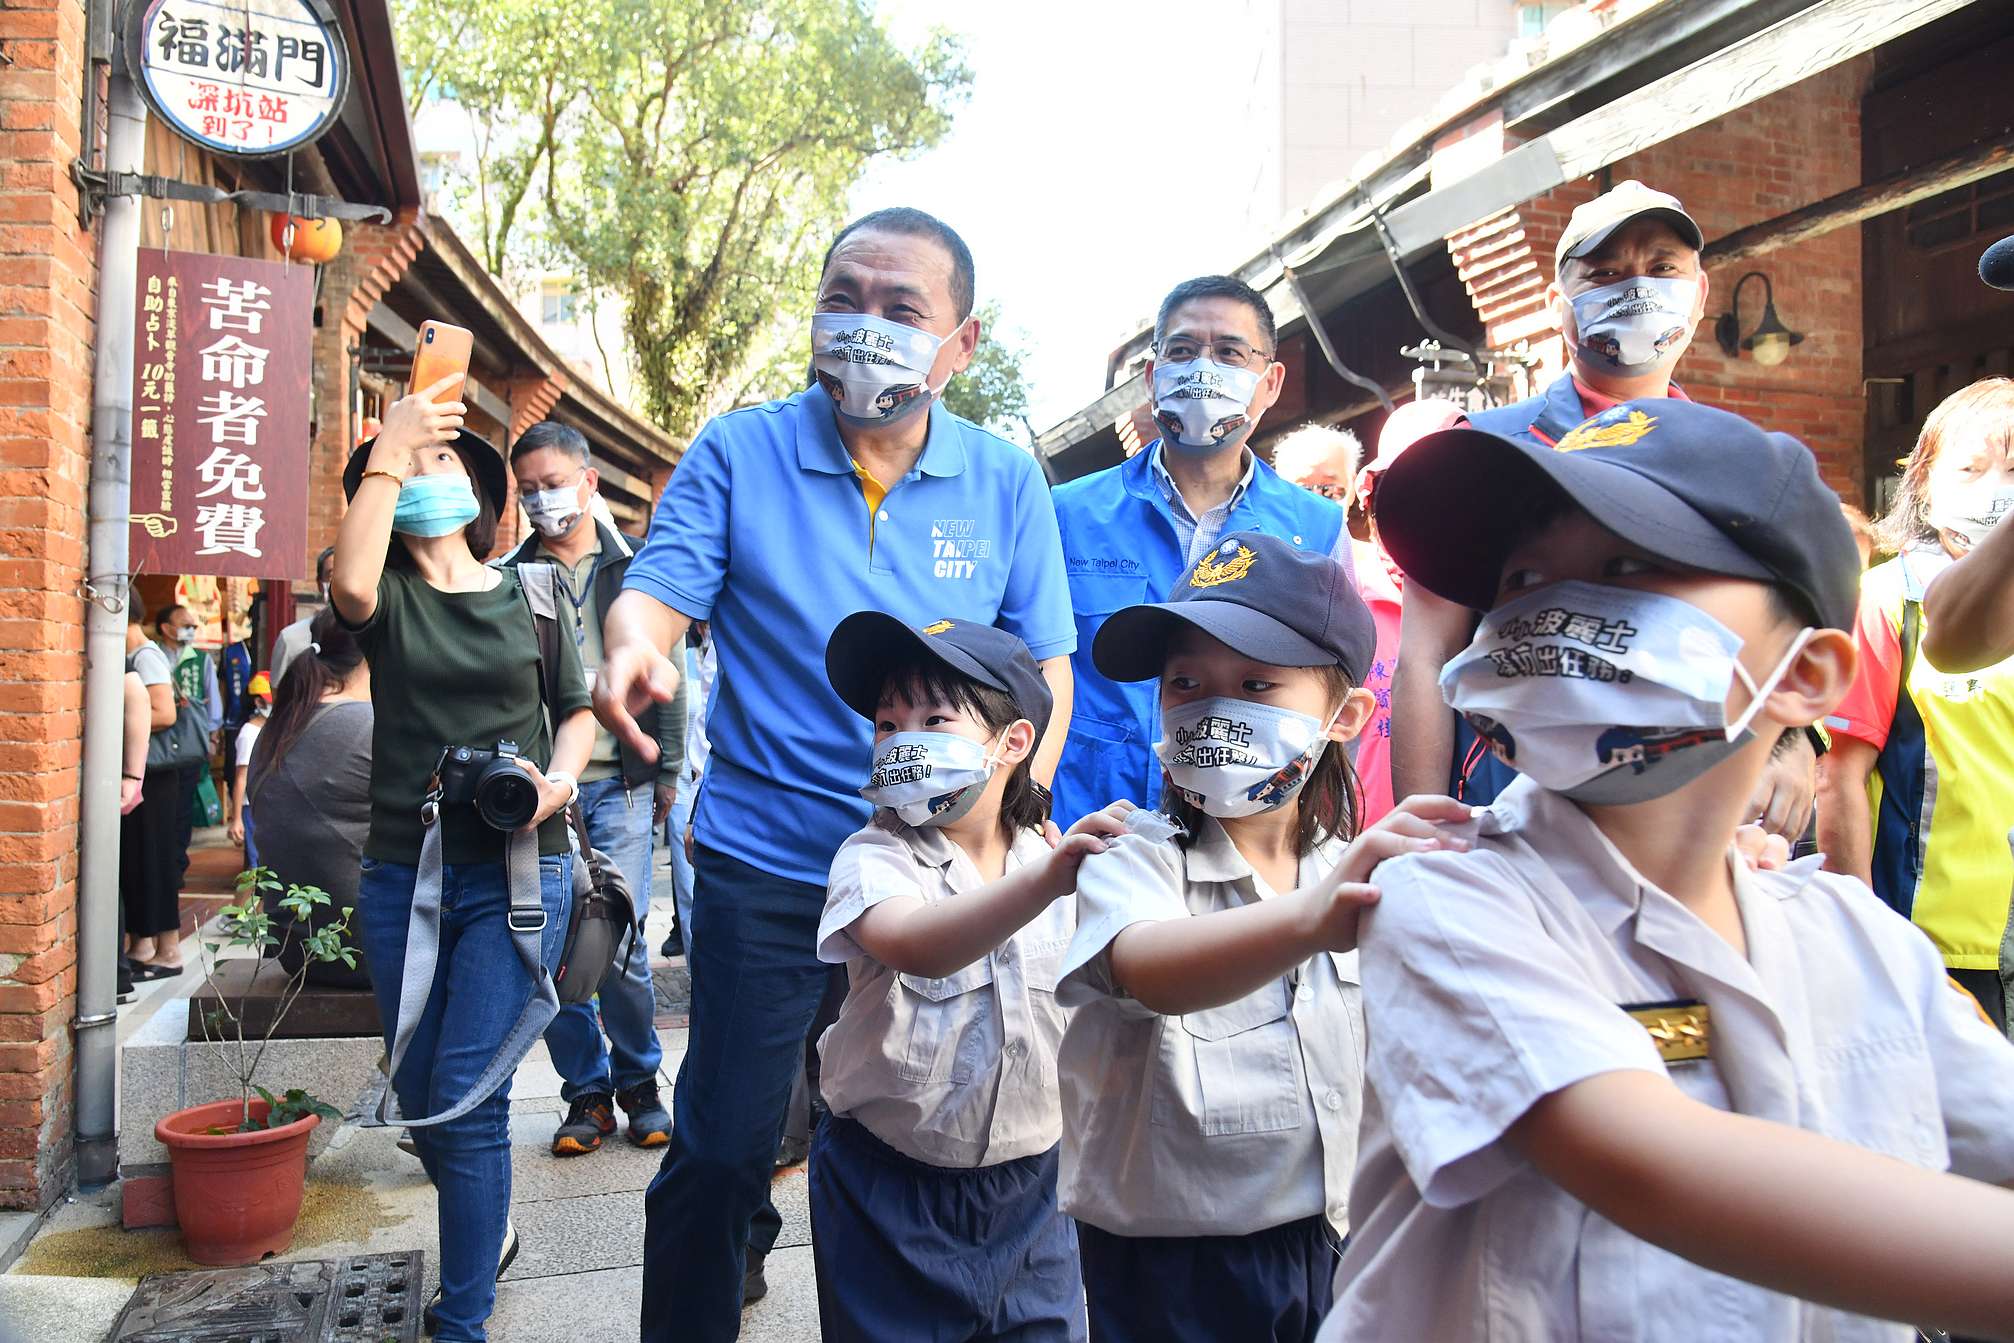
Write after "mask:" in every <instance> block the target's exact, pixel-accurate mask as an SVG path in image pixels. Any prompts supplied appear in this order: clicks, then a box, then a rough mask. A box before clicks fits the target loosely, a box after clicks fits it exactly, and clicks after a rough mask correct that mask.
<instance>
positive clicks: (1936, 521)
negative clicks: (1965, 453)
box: [1930, 485, 2014, 550]
mask: <svg viewBox="0 0 2014 1343" xmlns="http://www.w3.org/2000/svg"><path fill="white" fill-rule="evenodd" d="M1937 494H1938V500H1937V506H1936V507H1935V508H1932V509H1931V510H1930V525H1931V526H1932V527H1935V528H1936V529H1937V530H1938V531H1940V532H1948V533H1950V535H1951V536H1952V538H1953V539H1954V540H1956V541H1958V542H1959V543H1960V544H1961V545H1963V546H1964V547H1965V549H1967V550H1970V549H1972V548H1973V547H1974V546H1976V545H1978V544H1979V543H1980V542H1981V541H1984V540H1985V539H1986V533H1988V532H1990V531H1992V530H1993V525H1994V524H1995V523H1997V522H1999V521H2000V519H2002V518H2004V517H2006V516H2007V513H2008V510H2009V509H2014V486H2008V485H1994V486H1991V487H1988V488H1985V489H1981V488H1980V487H1979V486H1977V485H1974V486H1972V487H1971V488H1969V489H1952V490H1939V491H1938V492H1937Z"/></svg>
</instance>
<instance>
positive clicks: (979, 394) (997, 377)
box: [944, 300, 1028, 440]
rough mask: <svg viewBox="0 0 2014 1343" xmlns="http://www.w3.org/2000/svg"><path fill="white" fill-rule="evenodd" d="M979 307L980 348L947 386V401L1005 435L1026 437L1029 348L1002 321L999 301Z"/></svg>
mask: <svg viewBox="0 0 2014 1343" xmlns="http://www.w3.org/2000/svg"><path fill="white" fill-rule="evenodd" d="M977 311H978V315H979V348H978V350H976V351H975V352H974V353H973V355H972V362H971V364H970V365H968V366H967V367H966V369H965V371H964V372H963V373H960V374H959V375H958V376H957V377H955V378H953V379H952V380H951V381H950V383H949V384H948V385H947V386H946V387H945V388H944V405H945V407H946V408H947V409H949V410H951V411H953V412H955V413H956V414H959V415H963V416H964V417H965V418H966V419H968V420H970V421H972V423H974V424H978V425H983V426H985V427H986V428H988V429H991V430H992V431H993V432H994V433H996V434H999V435H1001V436H1002V437H1005V438H1012V439H1015V440H1020V439H1025V438H1026V437H1027V436H1028V434H1027V431H1026V429H1025V428H1024V427H1023V425H1022V423H1021V414H1022V412H1023V411H1025V410H1027V409H1028V388H1027V386H1026V385H1025V384H1024V383H1023V382H1022V380H1021V360H1022V359H1023V358H1024V357H1025V356H1026V354H1027V351H1025V350H1024V349H1022V348H1021V345H1020V343H1019V341H1018V339H1017V338H1016V337H1015V336H1014V335H1010V334H1009V333H1008V332H1007V330H1006V329H1005V328H1004V327H1003V326H1002V325H1001V322H1000V305H999V304H998V303H994V302H991V301H990V300H989V301H988V302H985V303H981V304H980V305H979V307H978V309H977Z"/></svg>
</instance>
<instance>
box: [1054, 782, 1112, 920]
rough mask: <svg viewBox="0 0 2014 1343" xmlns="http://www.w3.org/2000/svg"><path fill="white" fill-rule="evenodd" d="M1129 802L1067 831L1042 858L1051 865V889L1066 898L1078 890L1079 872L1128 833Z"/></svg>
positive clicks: (1093, 816)
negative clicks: (1088, 862)
mask: <svg viewBox="0 0 2014 1343" xmlns="http://www.w3.org/2000/svg"><path fill="white" fill-rule="evenodd" d="M1132 810H1133V804H1132V803H1130V802H1125V801H1120V802H1114V803H1113V804H1112V805H1111V806H1109V807H1106V808H1105V809H1104V810H1103V811H1094V812H1092V813H1091V814H1090V815H1089V816H1086V817H1085V818H1084V819H1083V820H1081V821H1079V822H1077V824H1075V825H1073V826H1071V827H1070V828H1069V830H1067V831H1066V832H1064V835H1063V838H1062V840H1061V841H1060V842H1059V843H1058V844H1057V845H1056V847H1055V848H1053V849H1051V850H1050V851H1049V853H1048V856H1047V857H1046V858H1044V859H1043V861H1044V862H1045V863H1047V864H1048V865H1049V879H1050V882H1051V890H1052V891H1053V892H1054V893H1055V895H1056V896H1059V897H1060V896H1065V895H1068V894H1070V892H1072V891H1074V890H1076V889H1077V869H1078V868H1079V867H1081V866H1083V863H1084V860H1085V859H1086V858H1089V857H1090V856H1091V855H1092V854H1094V853H1103V852H1105V850H1107V849H1109V848H1111V847H1112V841H1113V840H1114V839H1116V838H1118V837H1119V836H1120V835H1123V834H1125V833H1126V816H1127V813H1129V812H1131V811H1132Z"/></svg>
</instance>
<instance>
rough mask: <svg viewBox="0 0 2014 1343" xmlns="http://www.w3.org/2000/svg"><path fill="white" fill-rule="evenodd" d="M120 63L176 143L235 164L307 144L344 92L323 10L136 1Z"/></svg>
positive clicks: (245, 1)
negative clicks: (223, 156) (236, 160)
mask: <svg viewBox="0 0 2014 1343" xmlns="http://www.w3.org/2000/svg"><path fill="white" fill-rule="evenodd" d="M126 59H127V63H128V66H129V68H130V69H131V70H132V72H133V77H134V79H135V81H136V82H138V84H139V85H140V90H141V92H142V93H143V94H144V95H145V96H146V99H147V105H148V106H149V107H151V108H152V109H153V110H154V113H155V115H156V116H158V117H160V118H161V120H162V121H164V122H166V123H167V124H168V126H169V127H170V128H171V129H172V130H174V131H175V133H176V134H178V135H180V136H182V137H183V138H184V139H186V140H190V141H193V142H194V143H196V144H198V145H201V146H202V147H203V148H205V149H210V150H214V151H216V152H217V153H220V154H234V155H237V156H238V157H240V158H262V157H264V156H266V155H269V154H283V153H285V152H287V151H288V150H290V149H299V148H300V147H301V146H303V145H306V144H311V143H313V142H314V141H315V140H316V139H318V138H319V137H320V136H321V134H322V133H323V132H324V131H326V130H328V128H329V127H330V126H331V125H333V124H334V123H335V120H336V118H337V116H339V115H340V114H341V113H342V110H343V98H344V96H345V95H346V94H347V93H348V92H349V88H350V49H349V47H348V45H347V44H346V43H345V42H344V40H343V30H342V27H341V25H339V24H338V23H337V22H336V16H335V13H334V11H333V10H331V9H330V8H329V7H328V5H327V3H325V0H223V2H222V3H219V2H218V0H134V3H133V4H132V6H131V8H130V9H129V10H128V11H127V22H126Z"/></svg>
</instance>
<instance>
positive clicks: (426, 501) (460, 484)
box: [392, 475, 481, 536]
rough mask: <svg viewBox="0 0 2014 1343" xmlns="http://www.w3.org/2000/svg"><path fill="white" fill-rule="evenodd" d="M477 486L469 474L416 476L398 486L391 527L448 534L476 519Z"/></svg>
mask: <svg viewBox="0 0 2014 1343" xmlns="http://www.w3.org/2000/svg"><path fill="white" fill-rule="evenodd" d="M480 511H481V510H479V509H478V508H477V507H476V490H475V486H474V485H473V484H471V483H470V481H469V478H468V477H467V476H454V475H436V476H413V477H411V478H409V479H408V480H407V481H406V483H405V484H403V485H401V486H399V502H398V506H397V507H396V508H394V509H393V510H392V530H393V531H395V532H403V533H405V534H406V535H407V536H447V535H449V534H450V533H453V532H458V531H460V530H461V529H462V528H464V527H466V526H468V525H469V524H470V523H471V522H474V521H475V520H476V514H477V513H478V512H480Z"/></svg>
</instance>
